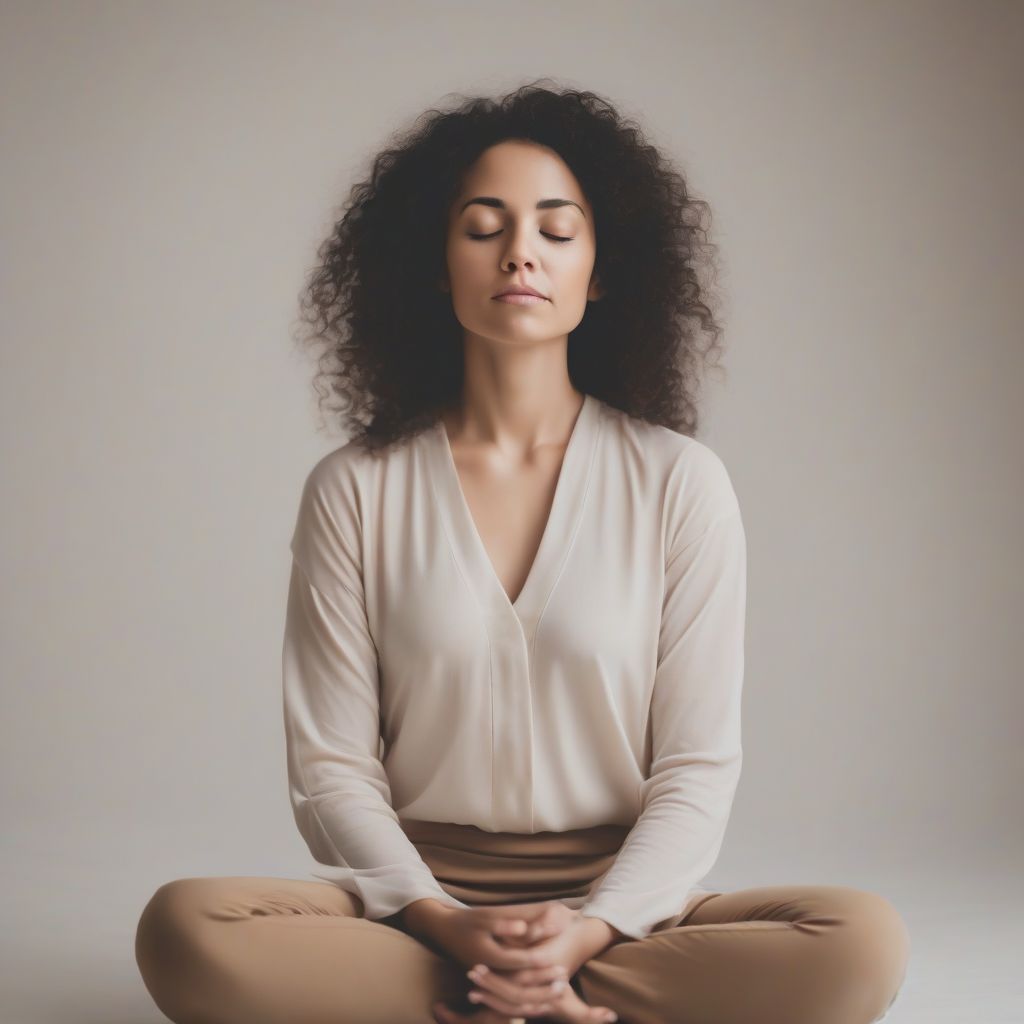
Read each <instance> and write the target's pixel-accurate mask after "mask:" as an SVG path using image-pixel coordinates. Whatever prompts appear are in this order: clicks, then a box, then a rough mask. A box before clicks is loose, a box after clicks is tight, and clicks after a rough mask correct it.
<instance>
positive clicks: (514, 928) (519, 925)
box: [489, 917, 530, 938]
mask: <svg viewBox="0 0 1024 1024" xmlns="http://www.w3.org/2000/svg"><path fill="white" fill-rule="evenodd" d="M529 927H530V925H529V922H528V921H526V920H525V919H524V918H521V917H515V918H513V917H506V918H500V919H498V920H497V921H493V922H491V924H490V926H489V930H490V932H491V934H492V935H501V936H508V937H509V938H521V937H522V936H523V935H525V934H526V932H527V930H528V928H529Z"/></svg>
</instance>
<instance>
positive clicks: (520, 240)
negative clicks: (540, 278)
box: [501, 230, 533, 270]
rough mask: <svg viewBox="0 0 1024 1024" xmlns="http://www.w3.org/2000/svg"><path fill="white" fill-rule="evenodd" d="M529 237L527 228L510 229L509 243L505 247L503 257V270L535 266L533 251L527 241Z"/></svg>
mask: <svg viewBox="0 0 1024 1024" xmlns="http://www.w3.org/2000/svg"><path fill="white" fill-rule="evenodd" d="M528 237H529V236H528V232H527V231H526V230H522V231H510V232H509V233H508V245H507V246H506V247H505V249H504V251H503V253H502V257H501V266H502V269H503V270H512V269H517V268H519V267H532V266H533V252H532V250H531V248H530V245H529V243H528V242H527V238H528Z"/></svg>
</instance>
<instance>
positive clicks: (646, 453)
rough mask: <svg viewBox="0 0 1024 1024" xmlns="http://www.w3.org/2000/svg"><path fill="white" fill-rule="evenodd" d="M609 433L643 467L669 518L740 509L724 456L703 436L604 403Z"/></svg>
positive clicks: (709, 515) (707, 515)
mask: <svg viewBox="0 0 1024 1024" xmlns="http://www.w3.org/2000/svg"><path fill="white" fill-rule="evenodd" d="M602 411H603V415H604V417H605V419H606V422H607V423H608V424H609V426H610V428H611V429H610V432H611V434H612V435H613V437H614V438H615V439H616V441H617V443H618V444H619V445H620V446H622V448H623V449H624V451H625V452H626V453H627V454H630V455H632V457H633V458H634V459H635V461H636V462H637V463H638V464H641V465H642V467H643V474H642V477H641V478H642V479H643V480H645V481H647V482H649V483H650V485H651V486H652V487H656V488H657V490H658V497H659V499H660V500H661V501H662V502H664V504H665V506H666V512H667V513H669V516H670V518H675V519H677V520H678V519H679V518H688V519H690V520H692V521H693V522H694V523H697V524H698V525H699V522H700V521H701V520H704V521H705V522H706V523H710V522H711V521H712V520H713V519H715V518H718V517H720V516H723V515H727V514H730V513H734V512H735V513H738V512H739V500H738V497H737V494H736V490H735V488H734V486H733V481H732V476H731V474H730V472H729V470H728V468H727V467H726V464H725V461H724V459H723V458H722V457H721V456H720V455H719V454H718V452H717V451H716V450H715V449H713V448H712V447H711V446H710V445H708V444H707V443H705V442H704V441H700V440H698V439H697V438H695V437H691V436H690V435H688V434H681V433H679V432H678V431H676V430H672V429H671V428H670V427H665V426H662V425H661V424H659V423H649V422H647V420H642V419H638V418H636V417H634V416H631V415H629V414H628V413H626V412H623V411H622V410H620V409H616V408H614V407H612V406H608V405H604V404H602Z"/></svg>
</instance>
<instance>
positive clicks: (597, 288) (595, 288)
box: [587, 274, 604, 302]
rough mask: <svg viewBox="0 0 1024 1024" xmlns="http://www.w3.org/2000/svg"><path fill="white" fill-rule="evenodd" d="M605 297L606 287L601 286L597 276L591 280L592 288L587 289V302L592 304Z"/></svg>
mask: <svg viewBox="0 0 1024 1024" xmlns="http://www.w3.org/2000/svg"><path fill="white" fill-rule="evenodd" d="M603 295H604V285H602V284H601V281H600V279H599V278H598V276H597V274H594V275H592V276H591V278H590V287H589V288H588V289H587V301H588V302H592V301H594V300H595V299H599V298H601V296H603Z"/></svg>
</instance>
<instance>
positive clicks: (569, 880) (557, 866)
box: [400, 818, 630, 905]
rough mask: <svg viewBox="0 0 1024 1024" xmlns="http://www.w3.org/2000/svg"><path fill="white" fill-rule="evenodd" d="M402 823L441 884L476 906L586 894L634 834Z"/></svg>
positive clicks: (606, 829)
mask: <svg viewBox="0 0 1024 1024" xmlns="http://www.w3.org/2000/svg"><path fill="white" fill-rule="evenodd" d="M400 824H401V827H402V830H403V831H404V832H405V834H406V835H407V836H408V837H409V839H410V841H411V842H412V843H413V845H414V846H415V847H416V849H417V850H418V851H419V854H420V856H421V857H422V858H423V860H424V862H425V863H426V865H427V867H429V868H430V871H431V874H433V876H434V877H435V878H436V879H437V880H438V882H439V883H440V884H441V886H442V887H443V888H444V889H445V890H446V891H447V892H448V893H450V894H451V895H452V896H454V897H455V898H456V899H459V900H462V901H463V902H464V903H468V904H478V905H486V904H502V903H529V902H534V901H539V900H550V899H563V898H566V897H582V896H585V895H586V894H587V892H588V891H589V889H590V887H591V886H592V884H593V883H594V881H595V880H596V879H597V878H598V877H599V876H601V875H602V874H604V872H606V871H607V870H608V869H609V868H610V867H611V866H612V863H613V862H614V860H615V855H616V854H617V853H618V851H619V849H620V848H621V846H622V843H623V841H624V840H625V838H626V836H627V835H628V833H629V830H630V828H629V826H625V825H595V826H594V827H592V828H579V829H569V830H567V831H564V832H532V833H523V832H488V831H486V830H485V829H481V828H477V826H475V825H460V824H454V823H451V822H441V821H421V820H419V819H416V818H406V819H404V820H401V821H400Z"/></svg>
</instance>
